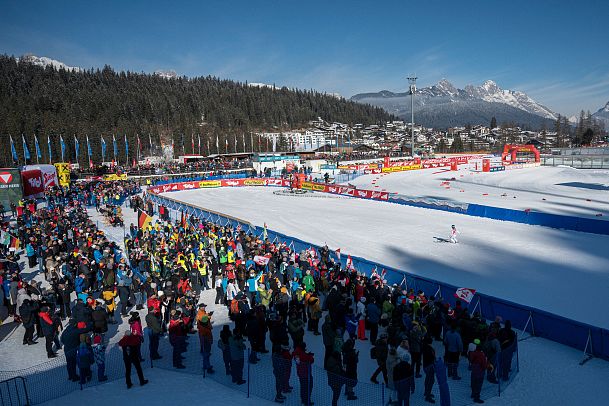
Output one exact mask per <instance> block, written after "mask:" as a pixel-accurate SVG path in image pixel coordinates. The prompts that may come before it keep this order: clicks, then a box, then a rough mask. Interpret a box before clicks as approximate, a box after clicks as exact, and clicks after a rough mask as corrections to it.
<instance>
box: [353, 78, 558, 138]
mask: <svg viewBox="0 0 609 406" xmlns="http://www.w3.org/2000/svg"><path fill="white" fill-rule="evenodd" d="M351 100H354V101H358V102H362V103H370V104H373V105H377V106H380V107H383V108H385V109H386V110H387V111H389V112H390V113H394V114H397V115H399V116H402V117H407V116H409V114H410V96H409V94H408V92H406V93H393V92H390V91H388V90H383V91H381V92H378V93H362V94H357V95H355V96H353V97H352V98H351ZM415 114H417V115H418V116H419V117H420V118H421V119H423V120H426V121H422V124H425V125H429V126H440V127H443V126H450V125H459V124H461V125H464V124H468V123H470V124H478V123H480V124H488V121H489V120H490V119H491V117H493V116H495V117H496V118H497V121H498V122H502V121H512V122H515V123H518V124H530V125H531V126H538V125H540V124H541V122H542V121H544V120H555V119H556V113H554V112H553V111H552V110H550V109H549V108H547V107H546V106H544V105H542V104H540V103H538V102H536V101H535V100H533V99H532V98H530V97H529V96H527V95H526V94H525V93H523V92H520V91H514V90H507V89H501V88H500V87H499V86H498V85H497V84H496V83H495V82H493V81H492V80H487V81H486V82H484V83H483V84H482V85H481V86H473V85H467V86H465V87H464V88H463V89H458V88H456V87H455V86H454V85H453V84H452V83H450V82H449V81H448V80H446V79H442V80H440V81H439V82H438V83H436V84H435V85H432V86H429V87H424V88H420V89H417V93H416V96H415ZM442 114H448V115H450V117H442Z"/></svg>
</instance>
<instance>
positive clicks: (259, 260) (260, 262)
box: [254, 255, 270, 266]
mask: <svg viewBox="0 0 609 406" xmlns="http://www.w3.org/2000/svg"><path fill="white" fill-rule="evenodd" d="M269 259H270V258H269V257H263V256H261V255H256V256H255V257H254V262H255V263H257V264H258V265H261V266H265V265H266V264H268V263H269Z"/></svg>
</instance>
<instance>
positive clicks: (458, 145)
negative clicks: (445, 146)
mask: <svg viewBox="0 0 609 406" xmlns="http://www.w3.org/2000/svg"><path fill="white" fill-rule="evenodd" d="M463 150H464V148H463V141H462V140H461V136H460V135H459V134H457V135H455V138H454V139H453V143H452V144H451V146H450V152H453V153H456V152H463Z"/></svg>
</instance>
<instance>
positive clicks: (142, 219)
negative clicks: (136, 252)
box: [137, 209, 152, 228]
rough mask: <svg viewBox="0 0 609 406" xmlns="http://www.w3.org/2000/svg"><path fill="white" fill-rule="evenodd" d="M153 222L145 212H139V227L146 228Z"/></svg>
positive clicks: (139, 210)
mask: <svg viewBox="0 0 609 406" xmlns="http://www.w3.org/2000/svg"><path fill="white" fill-rule="evenodd" d="M151 222H152V217H151V216H149V215H148V213H146V212H145V211H144V210H141V209H138V210H137V225H138V227H139V228H146V227H147V226H148V225H149V224H150V223H151Z"/></svg>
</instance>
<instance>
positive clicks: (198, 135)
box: [197, 134, 201, 155]
mask: <svg viewBox="0 0 609 406" xmlns="http://www.w3.org/2000/svg"><path fill="white" fill-rule="evenodd" d="M197 137H198V138H199V155H201V134H197Z"/></svg>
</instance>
